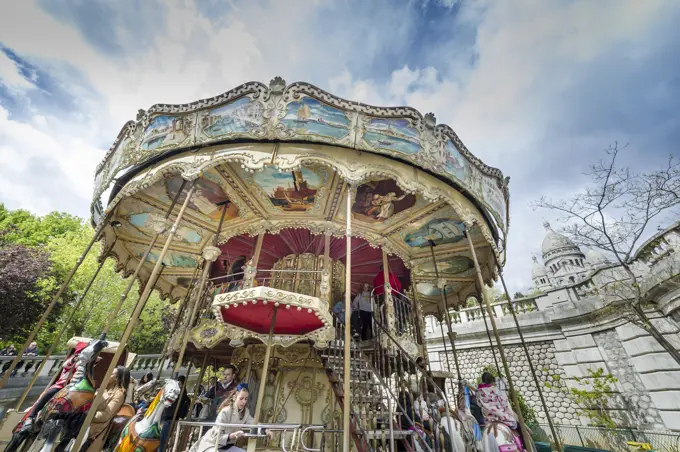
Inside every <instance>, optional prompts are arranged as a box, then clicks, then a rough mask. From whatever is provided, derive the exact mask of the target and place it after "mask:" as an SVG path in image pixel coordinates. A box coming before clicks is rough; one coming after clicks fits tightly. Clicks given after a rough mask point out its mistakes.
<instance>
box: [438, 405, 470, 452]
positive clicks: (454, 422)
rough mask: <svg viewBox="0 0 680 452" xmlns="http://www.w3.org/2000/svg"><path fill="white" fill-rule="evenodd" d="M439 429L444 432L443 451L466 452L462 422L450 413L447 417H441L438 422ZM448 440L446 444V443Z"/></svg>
mask: <svg viewBox="0 0 680 452" xmlns="http://www.w3.org/2000/svg"><path fill="white" fill-rule="evenodd" d="M439 426H440V428H441V429H442V430H443V431H444V432H446V435H447V437H448V438H447V437H445V438H444V442H443V450H444V451H446V452H467V450H466V448H465V440H464V439H463V438H465V436H466V431H465V425H464V424H463V422H462V421H461V420H460V419H458V418H457V417H456V416H454V415H453V413H451V414H450V415H449V416H447V415H446V414H444V415H442V417H441V420H440V422H439ZM447 439H448V443H447Z"/></svg>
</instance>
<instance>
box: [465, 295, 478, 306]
mask: <svg viewBox="0 0 680 452" xmlns="http://www.w3.org/2000/svg"><path fill="white" fill-rule="evenodd" d="M476 306H479V303H477V299H476V298H475V297H468V299H467V300H465V307H466V308H474V307H476Z"/></svg>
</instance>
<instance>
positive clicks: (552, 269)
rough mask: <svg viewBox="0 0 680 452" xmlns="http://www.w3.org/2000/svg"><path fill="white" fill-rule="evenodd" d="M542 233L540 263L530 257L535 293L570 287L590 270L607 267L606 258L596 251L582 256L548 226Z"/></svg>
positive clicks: (575, 247) (589, 251)
mask: <svg viewBox="0 0 680 452" xmlns="http://www.w3.org/2000/svg"><path fill="white" fill-rule="evenodd" d="M543 226H544V227H545V230H546V235H545V238H544V239H543V244H542V245H541V252H542V255H543V256H542V258H543V263H541V262H539V261H538V259H537V258H536V257H535V256H534V258H533V259H534V266H533V269H532V274H531V277H532V279H533V281H534V286H535V287H536V288H537V289H539V290H542V291H543V290H547V289H550V288H552V287H559V286H565V285H569V284H574V283H576V282H578V281H580V280H582V279H584V278H585V277H586V276H587V275H588V274H589V273H590V272H591V271H592V270H593V269H595V268H598V267H601V266H603V265H608V264H609V261H608V260H607V258H606V257H605V256H604V255H603V254H602V253H601V252H599V251H597V250H593V249H591V250H588V252H587V253H586V254H584V253H583V251H581V249H580V248H579V247H578V246H577V245H576V244H574V242H572V241H571V240H570V239H569V238H567V237H566V236H564V235H562V234H560V233H558V232H555V231H554V230H553V229H552V227H550V223H548V222H547V221H546V222H545V223H543Z"/></svg>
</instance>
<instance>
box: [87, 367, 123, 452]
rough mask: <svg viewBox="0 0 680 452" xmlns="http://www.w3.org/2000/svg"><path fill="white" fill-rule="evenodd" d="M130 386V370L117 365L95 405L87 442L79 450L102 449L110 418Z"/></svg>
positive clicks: (95, 450)
mask: <svg viewBox="0 0 680 452" xmlns="http://www.w3.org/2000/svg"><path fill="white" fill-rule="evenodd" d="M129 386H130V370H129V369H128V368H127V367H125V366H118V367H116V368H115V369H114V370H113V373H112V374H111V379H110V380H109V384H108V386H107V387H106V390H104V398H103V399H102V401H101V403H100V404H99V406H98V407H97V412H96V413H95V415H94V419H93V420H92V424H91V425H90V433H89V435H88V437H87V442H86V443H85V444H84V445H83V448H82V449H81V451H86V452H100V451H102V450H104V443H105V441H106V437H107V435H108V432H109V427H110V426H111V419H113V418H114V416H116V414H117V413H118V411H119V410H120V408H121V407H122V406H123V403H125V394H126V392H127V388H128V387H129Z"/></svg>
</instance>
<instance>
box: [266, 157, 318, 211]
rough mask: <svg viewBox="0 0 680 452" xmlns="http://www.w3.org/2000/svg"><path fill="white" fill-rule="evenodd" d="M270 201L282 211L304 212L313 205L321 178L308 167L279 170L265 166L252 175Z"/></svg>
mask: <svg viewBox="0 0 680 452" xmlns="http://www.w3.org/2000/svg"><path fill="white" fill-rule="evenodd" d="M253 179H254V181H255V183H256V184H257V185H259V187H260V188H261V189H262V190H263V191H264V192H265V193H266V195H267V197H268V198H269V200H270V201H271V203H272V204H273V205H274V206H275V207H278V208H280V209H281V210H283V211H284V212H306V211H307V210H309V209H311V208H312V207H314V201H315V199H316V193H317V191H318V190H319V189H320V188H321V186H322V185H323V179H322V178H321V177H320V176H319V175H318V174H317V173H316V172H314V171H313V170H311V169H309V168H298V169H295V170H292V171H284V172H279V171H278V170H276V169H274V168H273V167H267V168H265V170H264V171H262V172H257V173H255V175H254V176H253Z"/></svg>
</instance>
